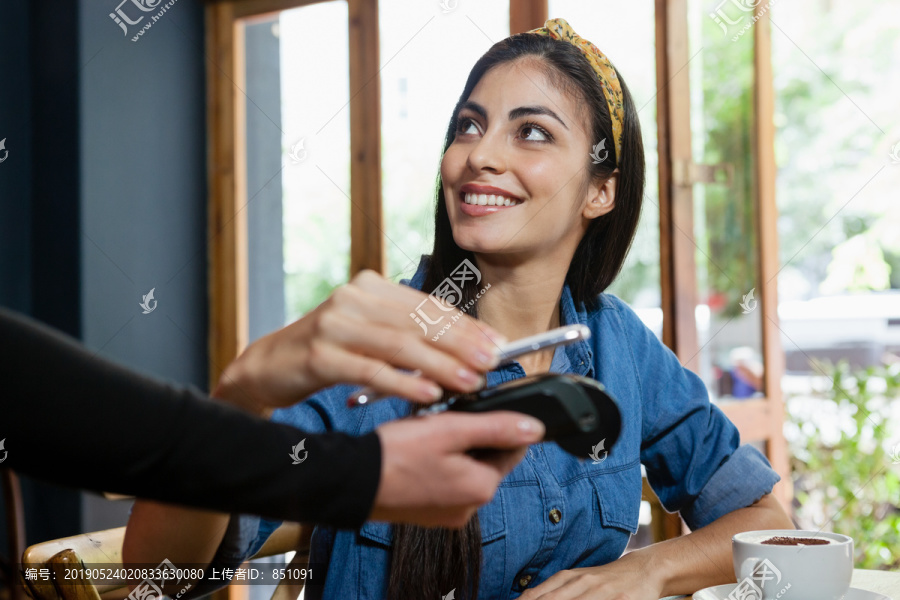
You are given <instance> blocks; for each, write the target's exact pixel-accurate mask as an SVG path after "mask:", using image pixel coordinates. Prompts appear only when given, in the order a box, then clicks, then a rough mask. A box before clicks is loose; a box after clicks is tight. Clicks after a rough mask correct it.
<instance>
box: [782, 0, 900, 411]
mask: <svg viewBox="0 0 900 600" xmlns="http://www.w3.org/2000/svg"><path fill="white" fill-rule="evenodd" d="M772 19H773V21H774V22H775V23H777V26H773V27H772V52H773V60H772V62H773V64H774V71H775V124H776V150H777V153H776V159H777V162H778V182H777V183H778V214H779V221H778V227H779V233H780V239H779V244H780V245H779V252H780V258H781V264H782V265H783V268H782V270H781V271H780V272H779V274H778V297H779V307H778V314H779V317H780V325H781V328H782V330H783V332H784V335H783V336H782V345H783V347H784V351H785V354H786V367H787V374H788V377H787V379H788V380H791V379H793V383H788V382H787V381H786V382H785V394H786V396H791V395H792V393H797V392H798V390H804V389H805V390H806V392H809V391H810V390H811V387H812V379H811V377H810V376H812V375H817V374H818V373H817V370H816V369H814V368H813V366H812V364H811V361H812V360H819V361H829V362H832V363H836V362H838V361H840V360H846V361H847V362H848V363H849V364H850V365H851V367H852V368H854V369H858V368H865V367H873V366H876V365H879V364H882V363H884V362H891V361H896V358H895V357H896V356H897V355H900V236H898V235H897V225H898V223H900V203H898V202H897V190H898V189H900V111H898V110H897V101H898V98H900V61H898V60H897V48H898V47H900V4H898V3H896V2H894V3H890V2H889V3H883V2H877V1H874V0H863V1H862V2H861V3H854V4H853V5H852V6H850V5H844V4H841V3H826V4H822V3H820V2H814V1H810V0H797V1H796V2H789V3H786V4H784V5H782V4H777V5H776V6H773V8H772ZM835 23H840V24H841V26H840V27H835V26H834V24H835ZM890 48H893V50H889V49H890ZM819 372H821V371H819ZM789 388H790V389H789Z"/></svg>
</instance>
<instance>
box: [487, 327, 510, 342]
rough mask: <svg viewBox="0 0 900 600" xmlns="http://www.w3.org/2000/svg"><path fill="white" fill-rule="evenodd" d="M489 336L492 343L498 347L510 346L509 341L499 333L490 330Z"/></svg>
mask: <svg viewBox="0 0 900 600" xmlns="http://www.w3.org/2000/svg"><path fill="white" fill-rule="evenodd" d="M487 336H488V337H489V338H490V339H491V341H492V342H494V343H495V344H497V345H498V346H502V345H504V344H508V343H509V340H508V339H507V338H506V336H505V335H503V334H502V333H500V332H499V331H493V330H489V331H487Z"/></svg>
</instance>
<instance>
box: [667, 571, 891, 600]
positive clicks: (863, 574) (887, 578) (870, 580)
mask: <svg viewBox="0 0 900 600" xmlns="http://www.w3.org/2000/svg"><path fill="white" fill-rule="evenodd" d="M850 587H855V588H859V589H861V590H868V591H870V592H876V593H878V594H882V595H884V596H887V597H889V598H891V599H892V600H900V573H898V572H896V571H867V570H865V569H853V579H851V580H850ZM679 598H689V596H669V597H668V598H665V599H664V600H678V599H679Z"/></svg>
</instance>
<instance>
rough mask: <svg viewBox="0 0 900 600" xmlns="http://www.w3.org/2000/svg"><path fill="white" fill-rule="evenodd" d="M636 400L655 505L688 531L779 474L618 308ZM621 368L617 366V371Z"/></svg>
mask: <svg viewBox="0 0 900 600" xmlns="http://www.w3.org/2000/svg"><path fill="white" fill-rule="evenodd" d="M618 313H619V314H620V315H621V317H622V323H623V325H622V326H623V329H624V332H625V336H626V337H627V339H628V340H629V342H630V345H631V350H632V353H631V355H632V356H633V357H635V358H634V359H632V360H633V364H634V368H635V371H636V372H637V375H638V381H639V386H638V389H639V390H640V391H639V392H638V393H639V395H640V398H641V421H642V424H641V462H642V463H643V464H644V466H645V467H646V469H647V479H648V481H649V483H650V486H651V487H652V488H653V490H654V491H655V492H656V495H657V496H658V497H659V500H660V502H661V503H662V504H663V506H665V507H666V509H667V510H669V511H672V512H674V511H677V512H679V513H680V514H681V516H682V517H683V518H684V520H685V522H686V523H687V524H688V526H689V527H690V528H691V529H698V528H700V527H703V526H704V525H708V524H710V523H712V522H713V521H715V520H716V519H718V518H719V517H721V516H723V515H725V514H728V513H730V512H732V511H734V510H737V509H739V508H744V507H747V506H750V505H751V504H753V503H754V502H755V501H757V500H759V499H760V498H761V497H762V496H764V495H765V494H767V493H769V492H771V491H772V487H773V486H774V485H775V483H776V482H778V480H779V477H778V475H777V474H776V473H775V471H774V470H772V467H771V466H770V465H769V462H768V461H767V460H766V458H765V457H764V456H763V455H762V454H761V453H760V452H759V451H758V450H756V449H755V448H753V447H752V446H742V445H741V439H740V434H739V433H738V430H737V427H735V426H734V423H732V422H731V421H730V420H729V419H728V417H727V416H726V415H725V413H723V412H722V410H721V409H719V407H717V406H716V405H715V404H713V403H712V402H710V400H709V394H708V392H707V389H706V385H705V384H704V383H703V381H702V380H701V379H700V378H699V377H698V376H697V374H696V373H694V372H693V371H691V370H689V369H687V368H685V367H684V366H683V365H682V364H681V362H680V361H679V360H678V358H677V357H676V356H675V354H673V353H672V351H671V350H670V349H668V348H666V347H665V346H664V345H663V344H662V343H661V342H660V341H659V340H658V339H657V338H656V336H655V335H654V334H653V332H651V331H650V330H649V329H648V328H647V327H646V326H645V325H644V324H643V323H642V322H641V321H640V320H639V319H638V318H637V316H636V315H635V314H634V313H633V311H631V310H630V309H628V308H627V307H626V306H624V305H620V306H619V311H618ZM620 371H624V369H620Z"/></svg>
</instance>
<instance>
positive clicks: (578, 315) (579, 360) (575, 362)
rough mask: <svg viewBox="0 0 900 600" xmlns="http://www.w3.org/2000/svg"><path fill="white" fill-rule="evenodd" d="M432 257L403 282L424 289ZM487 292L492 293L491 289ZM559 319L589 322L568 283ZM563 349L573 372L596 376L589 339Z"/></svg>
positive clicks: (555, 364) (558, 364) (568, 322)
mask: <svg viewBox="0 0 900 600" xmlns="http://www.w3.org/2000/svg"><path fill="white" fill-rule="evenodd" d="M430 259H431V257H430V256H428V255H426V254H423V255H422V258H421V259H420V260H419V266H418V268H417V269H416V273H415V274H414V275H413V276H412V279H409V280H403V281H401V283H403V284H406V285H409V286H410V287H413V288H416V289H418V290H422V286H423V285H424V284H425V271H426V270H427V269H428V262H429V261H430ZM422 291H425V290H422ZM487 293H490V291H488V292H487ZM559 321H560V326H562V325H573V324H575V323H581V324H583V325H587V324H588V313H587V311H586V310H585V308H584V305H583V304H581V305H579V306H577V307H576V306H575V301H574V300H573V299H572V291H571V290H570V289H569V284H568V283H566V284H564V285H563V290H562V295H561V297H560V299H559ZM591 333H592V334H594V335H596V334H597V332H595V331H592V332H591ZM562 350H563V352H564V353H565V355H566V358H567V359H568V363H569V365H568V367H569V368H570V369H571V372H573V373H577V374H578V375H585V376H587V377H593V376H594V353H593V351H592V350H591V344H590V342H589V341H587V340H579V341H578V342H575V343H574V344H570V345H568V346H564V347H563V348H562ZM560 358H561V357H558V356H557V355H556V354H554V358H553V364H552V367H551V370H553V369H556V368H562V367H564V366H565V365H564V363H562V362H560V360H559V359H560Z"/></svg>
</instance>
